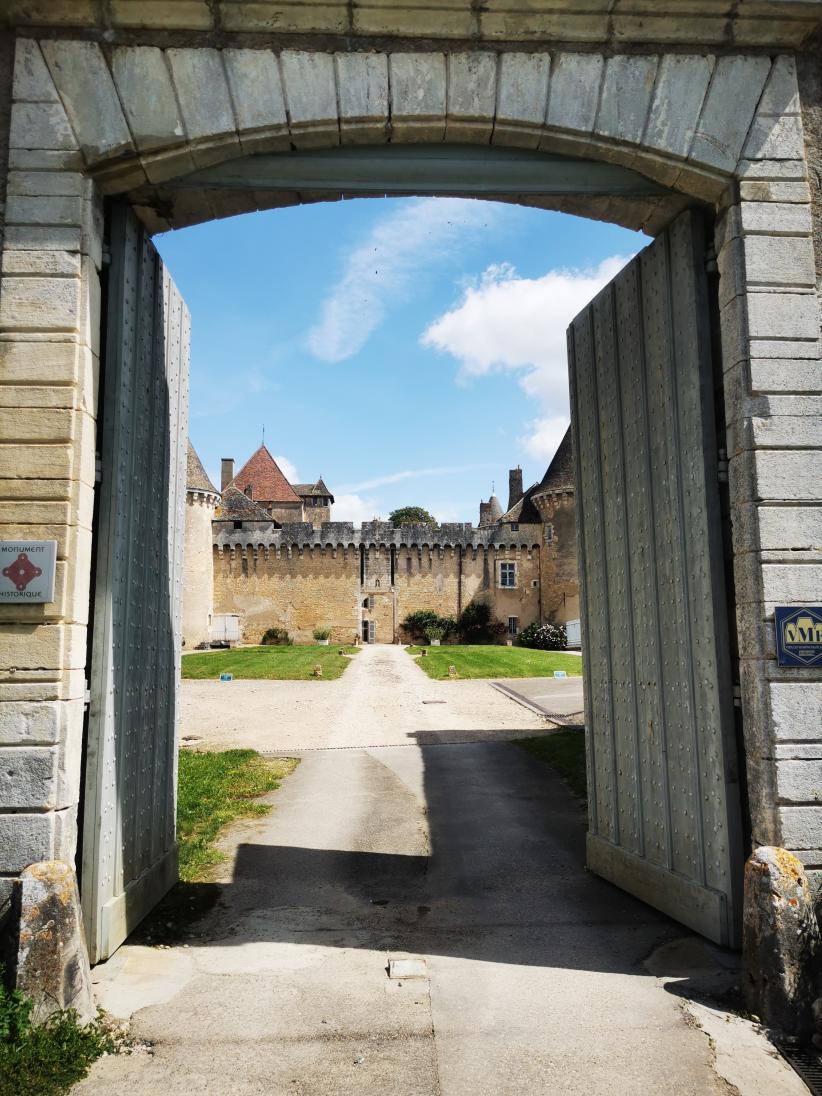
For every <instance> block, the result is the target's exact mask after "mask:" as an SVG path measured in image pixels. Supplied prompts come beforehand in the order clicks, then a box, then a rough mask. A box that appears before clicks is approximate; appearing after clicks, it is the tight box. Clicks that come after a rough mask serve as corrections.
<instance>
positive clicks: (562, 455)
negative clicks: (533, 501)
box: [539, 426, 575, 491]
mask: <svg viewBox="0 0 822 1096" xmlns="http://www.w3.org/2000/svg"><path fill="white" fill-rule="evenodd" d="M539 487H540V490H541V491H573V490H574V487H575V482H574V440H573V438H572V436H571V427H570V426H569V427H568V429H567V430H566V431H565V437H564V438H563V439H562V441H561V442H560V443H559V447H558V448H557V451H556V453H554V458H553V460H552V461H551V463H550V464H549V465H548V471H547V472H546V473H545V475H544V476H543V477H542V482H541V483H540V485H539Z"/></svg>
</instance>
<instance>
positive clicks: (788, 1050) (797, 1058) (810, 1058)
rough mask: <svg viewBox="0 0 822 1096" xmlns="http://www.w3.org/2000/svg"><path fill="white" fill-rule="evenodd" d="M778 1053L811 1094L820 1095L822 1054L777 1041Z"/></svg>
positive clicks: (821, 1090)
mask: <svg viewBox="0 0 822 1096" xmlns="http://www.w3.org/2000/svg"><path fill="white" fill-rule="evenodd" d="M777 1046H778V1047H779V1053H780V1054H781V1055H782V1057H783V1058H784V1059H785V1061H786V1062H789V1063H790V1065H792V1066H793V1068H794V1069H795V1070H796V1072H797V1073H798V1074H799V1076H800V1077H801V1078H802V1080H803V1081H804V1082H805V1084H806V1085H807V1086H808V1088H809V1089H810V1090H811V1092H812V1093H813V1096H822V1055H820V1054H819V1053H818V1052H817V1051H814V1050H805V1049H803V1048H802V1047H797V1046H793V1045H791V1044H790V1043H778V1044H777Z"/></svg>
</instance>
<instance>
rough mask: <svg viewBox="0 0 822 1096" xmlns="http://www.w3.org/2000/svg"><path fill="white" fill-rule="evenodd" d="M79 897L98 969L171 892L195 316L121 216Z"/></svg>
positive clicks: (104, 387) (113, 283)
mask: <svg viewBox="0 0 822 1096" xmlns="http://www.w3.org/2000/svg"><path fill="white" fill-rule="evenodd" d="M110 226H111V229H110V231H111V238H110V250H111V257H112V258H111V267H110V270H109V277H108V314H107V324H106V332H107V338H106V350H105V356H104V359H103V361H104V371H103V376H102V379H101V392H102V399H101V404H102V412H101V413H102V428H101V431H100V437H101V441H100V442H98V446H99V448H100V457H101V467H102V469H103V475H102V480H101V482H100V484H99V486H98V491H97V495H98V513H97V515H96V523H95V529H96V541H95V544H96V556H97V558H96V572H95V579H94V617H93V633H92V646H91V683H90V684H91V689H90V693H91V704H90V709H89V717H88V726H87V732H86V733H87V740H88V745H87V752H86V769H85V791H84V803H83V817H84V824H83V841H82V874H81V891H82V899H83V916H84V921H85V927H86V935H87V938H88V946H89V953H90V958H91V961H92V962H93V963H95V962H98V961H100V960H101V959H105V958H107V957H108V956H109V955H111V953H112V952H113V951H114V950H115V949H116V948H117V947H119V945H120V944H121V943H122V942H123V940H125V938H126V936H127V935H128V934H129V932H131V931H132V929H133V928H134V927H135V926H136V925H137V924H138V923H139V922H140V921H141V920H142V918H143V917H144V916H145V914H146V913H147V912H148V911H149V910H150V909H151V908H152V906H154V905H155V904H156V903H157V902H158V901H159V899H160V898H161V897H162V896H163V894H165V892H166V891H167V890H168V889H169V888H170V887H171V886H173V884H174V883H175V882H176V881H177V844H176V839H175V812H176V787H177V737H176V723H177V707H178V694H179V678H180V672H179V670H180V646H181V616H182V552H183V522H184V506H185V454H186V438H187V436H188V429H187V423H188V359H189V327H190V321H189V313H188V309H187V308H186V306H185V302H184V301H183V299H182V297H181V296H180V294H179V292H178V290H177V287H176V286H175V285H174V282H173V281H172V280H171V278H170V277H169V274H168V271H167V270H166V269H165V267H164V265H163V263H162V261H161V259H160V257H159V255H158V254H157V251H156V249H155V248H154V245H153V244H152V243H151V241H150V239H149V237H148V233H147V232H146V230H145V229H144V228H143V226H142V225H141V224H140V222H139V221H138V220H137V218H136V217H135V215H134V214H133V213H132V212H131V210H130V209H129V208H128V207H127V206H125V205H119V206H117V207H116V208H115V210H114V212H113V214H112V218H111V221H110Z"/></svg>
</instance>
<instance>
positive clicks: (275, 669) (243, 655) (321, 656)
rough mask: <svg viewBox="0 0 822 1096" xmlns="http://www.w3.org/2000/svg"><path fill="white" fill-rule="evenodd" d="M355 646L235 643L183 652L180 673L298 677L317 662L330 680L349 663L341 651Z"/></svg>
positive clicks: (353, 651)
mask: <svg viewBox="0 0 822 1096" xmlns="http://www.w3.org/2000/svg"><path fill="white" fill-rule="evenodd" d="M358 650H359V647H346V646H341V645H340V644H336V645H333V646H328V647H315V646H313V645H306V646H294V647H235V648H233V649H232V650H230V651H203V652H202V653H201V654H200V653H198V654H196V655H194V654H192V655H184V657H183V670H182V676H183V677H184V678H186V679H189V680H195V681H202V680H204V679H210V678H218V677H219V676H220V674H222V673H227V674H233V675H234V677H236V678H238V679H252V678H253V679H256V680H260V679H262V680H270V681H300V680H302V679H303V678H313V677H314V667H315V666H316V665H317V663H318V662H319V664H320V665H321V666H322V668H323V680H324V681H333V680H334V679H335V678H337V677H340V676H341V675H342V674H343V673H344V672H345V669H346V667H347V666H348V659H347V658H346V657H345V656H344V655H341V654H340V651H345V653H346V654H348V655H354V654H356V653H357V651H358Z"/></svg>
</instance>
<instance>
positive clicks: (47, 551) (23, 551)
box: [0, 540, 57, 605]
mask: <svg viewBox="0 0 822 1096" xmlns="http://www.w3.org/2000/svg"><path fill="white" fill-rule="evenodd" d="M56 565H57V541H56V540H0V604H7V603H8V602H22V603H24V604H28V605H36V604H38V603H44V602H49V601H54V572H55V569H56Z"/></svg>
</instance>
